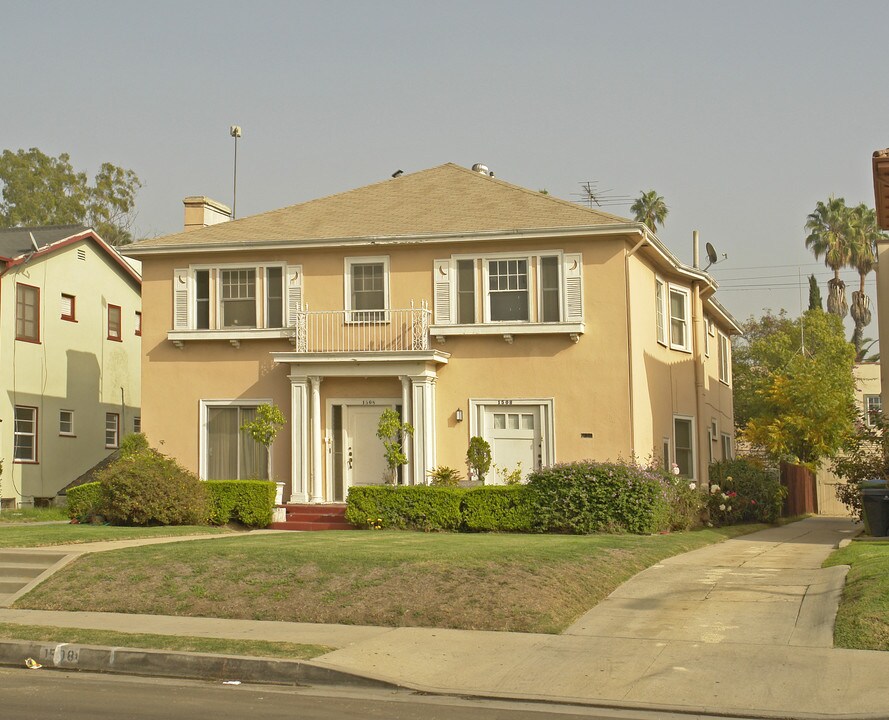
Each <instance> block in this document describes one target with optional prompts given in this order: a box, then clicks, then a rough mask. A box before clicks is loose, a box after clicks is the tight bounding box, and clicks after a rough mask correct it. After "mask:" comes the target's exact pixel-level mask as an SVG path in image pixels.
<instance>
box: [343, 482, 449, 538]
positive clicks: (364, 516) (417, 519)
mask: <svg viewBox="0 0 889 720" xmlns="http://www.w3.org/2000/svg"><path fill="white" fill-rule="evenodd" d="M466 492H467V491H466V490H465V489H462V488H451V487H431V486H426V485H398V486H392V485H360V486H359V485H356V486H354V487H351V488H349V495H348V497H347V499H346V502H347V507H346V520H348V521H349V522H350V523H352V524H353V525H355V526H356V527H368V528H397V529H399V530H424V531H426V532H430V531H433V530H457V529H459V528H460V523H461V514H460V501H461V499H462V498H463V495H464V494H465V493H466Z"/></svg>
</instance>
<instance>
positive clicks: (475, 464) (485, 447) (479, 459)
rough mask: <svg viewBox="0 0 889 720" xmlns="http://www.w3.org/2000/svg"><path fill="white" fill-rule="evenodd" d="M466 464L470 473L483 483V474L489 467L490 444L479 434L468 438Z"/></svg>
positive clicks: (485, 473)
mask: <svg viewBox="0 0 889 720" xmlns="http://www.w3.org/2000/svg"><path fill="white" fill-rule="evenodd" d="M466 464H467V465H468V466H469V471H470V474H471V475H473V476H474V477H475V478H476V479H477V480H478V481H479V482H480V483H482V484H484V482H485V475H487V474H488V470H490V469H491V446H490V445H489V444H488V441H487V440H485V439H484V438H483V437H481V436H480V435H474V436H472V437H471V438H469V449H468V450H467V451H466Z"/></svg>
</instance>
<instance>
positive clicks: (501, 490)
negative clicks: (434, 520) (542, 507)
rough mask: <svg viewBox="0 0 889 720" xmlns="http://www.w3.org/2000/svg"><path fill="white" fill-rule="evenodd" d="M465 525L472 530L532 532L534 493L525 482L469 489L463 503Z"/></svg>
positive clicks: (461, 506) (461, 505)
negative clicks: (522, 483)
mask: <svg viewBox="0 0 889 720" xmlns="http://www.w3.org/2000/svg"><path fill="white" fill-rule="evenodd" d="M460 510H461V513H462V515H463V528H464V529H466V530H469V531H472V532H498V531H502V532H532V531H533V526H534V503H533V496H532V494H531V493H530V492H529V491H528V488H527V486H525V485H506V486H497V485H486V486H482V487H476V488H472V489H469V490H467V491H466V492H465V494H464V495H463V500H462V502H461V504H460Z"/></svg>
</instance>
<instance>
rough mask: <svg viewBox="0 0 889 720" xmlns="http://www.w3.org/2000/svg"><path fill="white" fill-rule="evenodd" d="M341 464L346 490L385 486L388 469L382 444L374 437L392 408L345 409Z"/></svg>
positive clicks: (356, 407) (383, 406)
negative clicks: (360, 486) (356, 487)
mask: <svg viewBox="0 0 889 720" xmlns="http://www.w3.org/2000/svg"><path fill="white" fill-rule="evenodd" d="M343 409H344V411H345V422H344V423H343V425H344V426H345V431H346V432H345V438H344V440H345V444H344V447H343V464H344V466H345V473H344V474H345V478H346V487H351V486H352V485H381V484H383V483H385V482H386V476H387V472H388V466H387V465H386V458H385V456H384V454H383V441H382V440H380V439H379V438H378V437H377V426H378V425H379V423H380V415H382V414H383V411H384V410H392V409H394V406H393V405H367V406H364V405H346V406H345V407H344V408H343Z"/></svg>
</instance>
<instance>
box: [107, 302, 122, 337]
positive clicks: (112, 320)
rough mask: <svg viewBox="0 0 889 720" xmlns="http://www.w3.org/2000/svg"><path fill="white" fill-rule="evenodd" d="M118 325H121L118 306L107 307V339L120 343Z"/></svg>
mask: <svg viewBox="0 0 889 720" xmlns="http://www.w3.org/2000/svg"><path fill="white" fill-rule="evenodd" d="M120 325H121V314H120V305H109V306H108V339H109V340H117V341H118V342H120V341H121V340H122V337H121V331H120Z"/></svg>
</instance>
